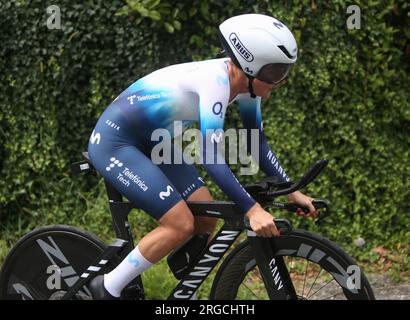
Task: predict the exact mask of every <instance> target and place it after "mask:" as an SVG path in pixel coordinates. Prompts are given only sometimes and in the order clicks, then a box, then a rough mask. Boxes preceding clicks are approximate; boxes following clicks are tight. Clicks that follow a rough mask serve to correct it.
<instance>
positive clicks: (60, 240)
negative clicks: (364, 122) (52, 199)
mask: <svg viewBox="0 0 410 320" xmlns="http://www.w3.org/2000/svg"><path fill="white" fill-rule="evenodd" d="M83 155H84V157H85V159H84V160H82V161H80V162H76V163H74V164H72V165H71V169H72V172H73V173H81V172H94V173H95V170H94V168H93V167H92V164H91V163H90V161H89V159H88V154H87V153H86V152H84V153H83ZM326 165H327V161H326V160H321V161H318V162H316V163H315V164H314V165H313V166H312V167H311V168H310V169H309V170H308V171H307V172H306V173H305V175H304V176H303V177H302V178H301V179H300V180H299V181H298V182H296V183H292V182H288V183H278V182H277V181H275V179H273V178H266V179H263V180H262V181H261V182H259V183H256V184H252V185H250V186H247V187H246V188H245V189H246V190H247V191H248V192H249V193H250V194H251V195H252V196H253V197H254V198H255V200H257V201H258V202H259V203H260V204H261V205H262V206H263V207H264V208H268V207H271V208H276V209H281V210H287V211H290V212H296V210H297V209H298V208H299V207H298V206H297V205H295V204H292V203H280V202H276V201H275V197H277V196H281V195H286V194H289V193H292V192H294V191H296V190H299V189H302V188H304V187H305V186H307V185H308V184H309V183H310V182H312V181H313V180H314V179H315V178H316V177H317V176H318V175H319V173H320V172H321V171H322V170H323V169H324V167H325V166H326ZM105 186H106V191H107V194H108V199H109V207H110V211H111V215H112V220H113V226H114V230H115V234H116V237H117V239H115V240H114V241H113V243H111V244H110V245H107V244H105V243H104V242H102V241H101V240H99V239H98V238H97V237H96V236H95V235H93V234H91V233H89V232H86V231H83V230H80V229H78V228H75V227H72V226H66V225H51V226H44V227H39V228H37V229H35V230H33V231H32V232H30V233H28V234H27V235H25V236H23V237H22V238H21V239H20V240H19V241H18V242H17V243H16V245H15V246H14V247H13V248H12V250H11V251H10V252H9V254H8V256H7V257H6V260H5V262H4V265H3V267H2V271H1V273H0V299H23V300H26V299H50V300H58V299H62V300H65V299H82V300H88V299H92V295H91V292H90V291H89V290H88V288H87V285H88V284H89V283H90V281H91V279H92V278H93V277H95V276H97V275H99V274H102V273H105V271H109V270H111V269H112V268H114V267H115V266H116V265H117V264H118V263H119V262H121V261H122V260H123V259H124V258H125V257H126V256H127V255H128V253H129V252H130V251H131V250H132V249H133V248H134V243H133V237H132V234H131V232H130V224H129V222H128V214H129V213H130V211H131V210H132V209H134V208H136V207H135V206H133V205H132V204H131V203H130V202H126V201H123V200H122V195H121V194H120V193H119V192H118V191H117V190H115V189H114V188H113V187H112V186H111V185H110V184H109V183H108V182H107V181H105ZM314 205H315V207H316V208H317V209H318V210H320V211H321V212H322V213H321V214H320V217H319V221H320V220H321V219H323V218H324V217H326V216H328V215H329V214H330V208H329V205H328V204H327V203H326V202H325V201H323V200H315V201H314ZM188 206H189V207H190V209H191V211H192V213H193V214H194V215H198V216H208V217H216V218H220V219H223V220H224V224H223V226H222V227H221V228H220V230H219V231H218V232H217V233H216V235H215V236H214V237H213V239H212V240H211V241H210V242H209V243H208V241H207V239H206V240H205V241H202V244H201V245H200V246H199V249H198V245H195V246H191V248H193V247H195V250H194V251H195V252H192V250H191V251H189V250H188V249H184V250H186V252H184V251H183V250H182V249H180V250H177V251H175V252H174V253H173V255H174V256H178V259H179V260H178V259H174V260H172V259H170V257H171V258H172V255H169V256H168V264H169V265H170V268H171V270H172V272H173V273H174V275H175V277H176V278H177V279H180V281H179V283H178V285H177V286H176V288H174V289H173V291H172V292H171V294H170V295H169V297H168V299H172V300H174V299H175V300H181V299H182V300H185V299H190V298H191V297H192V295H193V294H194V293H195V292H196V291H197V289H198V288H199V287H200V285H201V284H202V283H203V281H204V280H205V279H206V278H207V277H208V276H209V275H210V273H211V271H212V270H213V269H214V267H215V266H216V265H217V264H218V262H219V261H220V260H221V259H222V258H223V257H224V256H225V254H226V253H227V252H228V250H229V248H230V247H231V246H232V245H233V243H234V242H235V241H236V240H237V239H238V237H239V235H240V234H241V233H242V232H243V231H247V238H246V239H245V240H244V241H242V242H240V243H239V245H237V246H236V247H235V248H234V249H233V250H232V251H231V252H230V253H229V254H228V255H227V257H226V258H225V259H224V261H223V262H222V264H221V266H220V267H219V269H218V270H217V272H216V276H215V278H214V281H213V284H212V287H211V291H210V294H209V298H210V299H227V300H232V299H255V298H256V299H271V300H277V299H287V300H291V299H316V298H319V299H323V298H328V297H327V295H329V298H337V299H339V298H345V299H365V300H373V299H375V297H374V294H373V291H372V288H371V286H370V284H369V282H368V280H367V279H366V276H365V274H364V272H363V271H362V270H361V269H360V268H359V267H357V265H356V263H355V262H354V260H353V259H352V258H350V257H349V256H348V255H347V254H346V253H345V252H344V251H343V250H342V249H340V248H339V247H338V246H337V245H336V244H335V243H333V242H331V241H330V240H327V239H325V238H323V237H322V236H319V235H316V234H313V233H311V232H308V231H305V230H297V229H293V227H292V224H291V222H290V221H289V220H287V219H275V224H276V226H277V228H278V230H279V231H280V234H281V235H280V236H278V237H273V238H261V237H257V236H256V234H255V233H254V232H253V231H252V229H251V228H250V225H249V220H247V219H246V217H245V215H244V214H243V213H240V212H238V209H237V207H236V205H235V204H234V203H233V202H229V201H213V202H189V203H188ZM302 209H303V210H305V212H307V211H306V210H307V209H306V208H302ZM192 239H194V238H192ZM197 240H198V239H196V240H195V241H196V243H197V244H198V243H199V242H201V241H199V242H198V241H197ZM191 242H193V241H191ZM188 243H189V242H188ZM183 247H185V246H183ZM186 247H187V248H188V247H189V246H186ZM181 248H182V247H181ZM178 253H181V254H178ZM181 257H186V260H184V258H181ZM181 259H182V260H181ZM32 261H35V263H34V264H33V263H32ZM50 263H51V265H54V266H57V268H58V270H59V272H60V276H61V279H62V280H63V281H61V282H62V284H61V288H60V289H58V288H53V289H50V288H49V286H48V285H47V278H48V277H49V276H50V275H49V274H48V273H47V272H46V271H47V268H48V267H49V266H50ZM28 266H29V267H28ZM352 266H354V267H356V271H359V277H358V278H356V281H355V282H354V281H352V278H351V274H350V273H351V272H349V268H351V267H352ZM322 273H323V274H322ZM312 279H313V280H312ZM308 286H309V287H308ZM324 288H327V289H326V291H325V294H322V293H321V292H320V291H321V290H322V289H324ZM305 289H306V290H305ZM322 292H323V291H322ZM121 298H122V299H134V300H141V299H145V293H144V286H143V282H142V279H141V277H140V276H138V277H137V278H135V279H134V280H133V281H132V282H131V283H130V284H129V285H128V286H127V287H126V288H125V289H124V290H123V292H122V295H121Z"/></svg>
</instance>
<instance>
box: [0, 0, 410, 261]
mask: <svg viewBox="0 0 410 320" xmlns="http://www.w3.org/2000/svg"><path fill="white" fill-rule="evenodd" d="M1 1H2V2H1V10H0V43H1V46H0V73H1V77H0V81H1V83H0V108H1V109H0V110H1V112H0V124H1V130H0V173H1V179H0V239H1V240H0V247H1V246H2V243H3V245H5V246H7V247H9V246H11V245H12V243H13V242H14V241H15V240H16V238H18V237H19V236H21V235H22V234H23V233H25V232H27V231H28V230H31V229H32V228H34V227H36V226H37V225H39V224H43V223H66V224H77V225H79V226H82V227H84V228H87V229H91V231H94V232H103V233H105V234H106V237H109V235H111V233H109V232H108V230H110V223H109V216H108V215H107V213H106V210H107V208H106V206H105V205H104V204H105V202H104V198H103V197H104V194H103V192H102V190H103V189H102V188H103V185H102V184H101V183H99V184H98V185H97V187H96V186H95V185H96V179H94V178H92V179H85V178H80V179H79V178H72V177H70V173H69V164H70V162H73V161H76V160H79V159H80V152H81V151H83V150H84V149H85V148H86V146H87V142H88V137H89V135H90V132H91V131H92V128H93V126H94V124H95V122H96V120H97V119H98V116H99V114H100V113H101V112H102V111H103V110H104V108H105V107H106V106H107V105H108V104H109V103H110V101H112V100H113V99H114V98H115V97H116V96H117V95H118V94H119V93H120V92H121V91H122V90H123V89H125V88H126V87H127V86H128V85H129V84H131V83H132V82H133V81H135V80H136V79H138V78H139V77H141V76H142V75H144V74H146V73H148V72H150V71H153V70H155V69H158V68H160V67H163V66H165V65H169V64H173V63H180V62H185V61H192V60H198V59H208V58H212V57H214V56H215V55H216V54H217V53H218V52H219V51H220V49H219V42H218V39H217V34H216V27H217V25H218V23H220V22H221V21H223V20H224V19H226V18H227V17H229V16H232V15H235V14H239V13H245V12H261V13H268V14H272V15H275V16H277V17H278V18H279V19H281V20H282V21H284V22H285V23H286V24H288V25H289V27H290V28H291V29H292V30H293V31H294V33H295V35H296V38H297V41H298V45H299V48H300V50H299V58H298V62H297V65H296V66H295V68H294V69H293V71H292V75H291V79H290V83H289V85H287V86H286V87H284V88H281V89H280V90H278V91H276V92H274V93H273V94H272V97H271V99H270V100H269V101H266V102H265V103H264V107H263V113H264V119H265V130H266V134H267V136H268V137H269V139H270V141H271V145H272V147H273V149H274V150H275V151H276V152H277V154H278V155H279V157H280V159H281V161H282V164H283V165H284V167H285V168H287V172H288V173H289V174H290V176H292V177H294V178H297V177H298V176H300V175H301V174H302V173H303V172H304V171H305V170H306V168H307V167H308V166H309V165H310V164H311V163H312V162H313V161H315V160H317V159H320V158H328V159H329V160H330V165H329V167H328V169H327V170H326V171H325V173H324V174H323V176H321V177H320V179H319V180H318V182H317V183H315V184H314V185H312V186H310V187H308V190H306V193H307V194H309V195H311V196H314V197H320V198H325V199H328V200H330V202H331V203H332V208H333V215H332V216H331V217H330V218H329V219H328V221H329V223H328V224H325V225H324V226H323V227H322V228H321V230H320V232H321V233H323V234H325V235H326V236H328V237H330V238H331V239H333V240H335V241H339V242H341V243H342V244H344V245H345V246H346V247H348V248H350V250H351V251H354V250H353V249H352V242H353V240H354V239H356V238H357V237H363V238H364V239H365V240H366V241H367V244H366V245H365V247H364V248H361V249H357V250H360V251H358V252H357V253H360V252H365V250H369V249H371V248H372V247H373V246H376V245H384V246H390V247H394V246H395V245H396V244H397V243H407V242H408V240H409V236H410V234H409V230H410V228H409V227H410V219H409V213H410V208H409V199H410V191H409V190H410V182H409V180H410V179H409V178H410V174H409V173H410V165H409V164H410V156H409V149H410V148H409V147H410V137H409V129H410V126H409V124H410V108H409V102H408V101H410V97H409V87H410V81H409V51H410V50H409V47H410V45H409V37H410V35H409V16H408V10H409V4H408V3H407V1H405V0H401V1H371V2H368V1H357V2H355V4H357V5H359V6H360V8H361V29H359V30H348V29H347V27H346V19H347V17H348V16H349V14H347V13H346V8H347V7H348V5H350V4H351V3H350V2H348V1H341V0H338V1H332V2H325V3H324V2H320V3H317V2H316V1H301V0H299V1H292V2H289V1H274V2H273V1H258V2H254V1H239V0H237V1H229V2H225V1H216V0H212V1H205V0H195V1H186V2H185V1H184V2H180V3H176V4H175V3H173V2H172V1H160V0H144V1H142V0H141V1H135V0H134V1H132V0H129V1H126V2H124V1H120V0H114V1H102V0H95V1H90V0H89V1H83V2H82V3H81V4H78V3H74V2H72V1H55V2H44V1H40V0H33V1H24V0H20V1H3V0H1ZM52 4H56V5H59V7H60V9H61V15H62V18H61V23H62V27H63V28H62V29H61V30H49V29H48V28H47V27H46V21H47V18H48V14H47V12H46V8H47V6H48V5H52ZM406 50H407V54H406ZM231 109H232V110H231V111H230V115H229V116H228V118H229V122H228V126H237V125H239V120H238V113H237V110H236V109H235V107H231ZM252 179H255V177H252ZM252 179H251V178H249V177H246V178H244V177H242V178H241V181H244V182H248V181H251V180H252ZM210 186H211V189H212V191H214V192H215V195H216V197H222V195H221V194H220V192H219V191H218V190H217V188H216V187H215V186H212V185H211V184H210ZM96 198H97V199H98V201H96V200H95V199H96ZM98 204H99V205H98ZM136 223H137V224H139V225H138V227H139V228H140V229H143V230H148V229H149V228H151V227H152V226H153V225H154V222H153V221H152V220H150V218H147V217H145V216H144V215H143V214H141V213H139V214H138V220H137V221H136ZM302 225H304V226H306V227H309V228H311V229H313V230H317V227H316V226H313V225H311V223H310V222H307V221H305V222H302ZM1 252H2V251H1V250H0V253H1ZM0 260H1V257H0Z"/></svg>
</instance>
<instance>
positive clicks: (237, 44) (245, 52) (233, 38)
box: [229, 33, 253, 62]
mask: <svg viewBox="0 0 410 320" xmlns="http://www.w3.org/2000/svg"><path fill="white" fill-rule="evenodd" d="M229 41H231V43H232V44H233V47H234V48H235V50H236V51H238V53H239V54H240V55H241V56H242V58H244V59H245V60H246V61H248V62H251V61H253V55H252V53H250V52H249V50H248V49H246V48H245V46H244V45H243V44H242V42H241V41H240V40H239V38H238V36H237V35H236V34H235V33H231V34H230V35H229Z"/></svg>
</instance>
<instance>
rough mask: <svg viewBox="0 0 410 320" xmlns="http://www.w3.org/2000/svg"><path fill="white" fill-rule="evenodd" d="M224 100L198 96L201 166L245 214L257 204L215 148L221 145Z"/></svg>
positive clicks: (222, 141)
mask: <svg viewBox="0 0 410 320" xmlns="http://www.w3.org/2000/svg"><path fill="white" fill-rule="evenodd" d="M224 100H227V99H212V98H211V97H210V96H209V95H203V96H200V101H199V104H200V105H199V111H200V112H199V123H200V128H201V135H202V151H201V156H202V163H203V166H204V168H205V170H206V171H207V173H208V174H209V175H210V176H211V178H212V179H213V180H214V181H215V183H216V184H217V185H218V186H219V187H220V188H221V190H222V191H223V192H224V193H225V194H226V195H227V196H228V197H229V198H230V199H231V200H232V201H234V202H235V203H236V204H237V205H238V206H239V208H241V209H242V210H243V212H247V211H248V210H249V209H250V208H251V207H252V206H253V205H254V204H255V203H256V201H255V200H254V199H253V198H252V197H251V196H250V195H249V193H248V192H246V190H245V189H244V188H243V187H242V185H241V184H240V183H239V181H238V180H237V179H236V177H235V176H234V174H233V173H232V171H231V170H230V168H229V167H228V165H227V164H226V162H225V160H224V157H223V156H222V155H221V154H220V152H219V150H218V149H219V148H218V146H219V145H220V144H222V143H224V139H223V132H222V129H223V123H224V116H225V110H226V105H227V103H226V101H224Z"/></svg>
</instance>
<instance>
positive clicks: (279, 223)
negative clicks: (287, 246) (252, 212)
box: [244, 216, 293, 236]
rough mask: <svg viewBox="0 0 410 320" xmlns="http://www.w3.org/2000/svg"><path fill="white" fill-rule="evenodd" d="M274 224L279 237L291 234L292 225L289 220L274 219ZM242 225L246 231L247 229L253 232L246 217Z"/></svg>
mask: <svg viewBox="0 0 410 320" xmlns="http://www.w3.org/2000/svg"><path fill="white" fill-rule="evenodd" d="M274 222H275V225H276V229H278V231H279V233H280V235H281V236H283V235H285V236H287V235H289V234H290V233H291V232H292V229H293V226H292V224H291V223H290V221H289V220H287V219H274ZM244 225H245V228H246V229H248V230H250V231H253V230H252V227H251V224H250V222H249V218H248V217H246V216H245V217H244Z"/></svg>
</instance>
